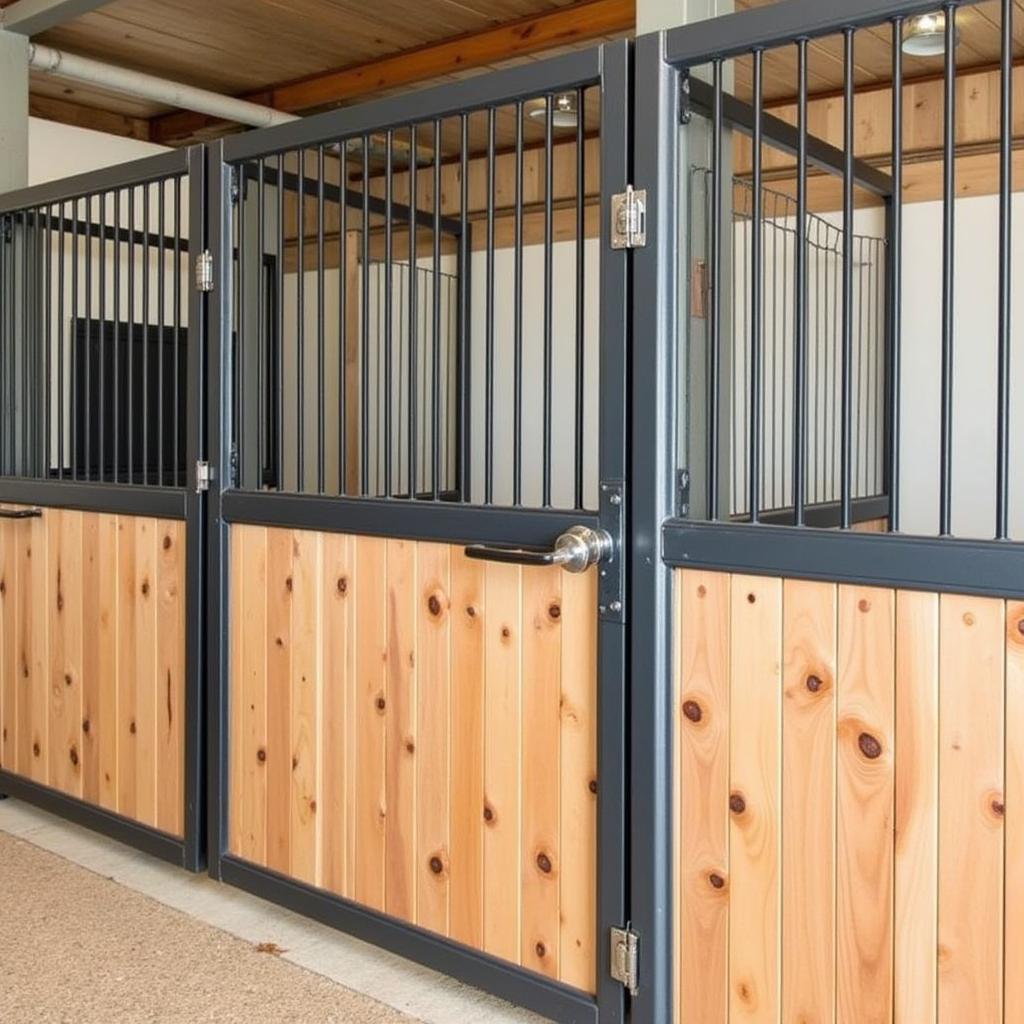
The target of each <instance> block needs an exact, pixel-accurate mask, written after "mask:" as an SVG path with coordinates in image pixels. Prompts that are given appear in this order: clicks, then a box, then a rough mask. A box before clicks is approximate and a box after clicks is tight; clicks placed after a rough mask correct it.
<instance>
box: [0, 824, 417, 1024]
mask: <svg viewBox="0 0 1024 1024" xmlns="http://www.w3.org/2000/svg"><path fill="white" fill-rule="evenodd" d="M0 894H2V896H0V900H2V902H0V978H2V979H3V981H2V984H0V1021H3V1022H4V1024H37V1022H38V1024H50V1022H53V1024H122V1022H123V1024H135V1022H140V1024H141V1022H160V1024H203V1022H216V1024H235V1022H238V1024H285V1022H287V1024H343V1022H345V1024H347V1022H349V1021H358V1022H365V1024H403V1022H409V1021H412V1020H413V1018H412V1017H408V1016H406V1015H404V1014H401V1013H399V1012H397V1011H395V1010H392V1009H390V1008H389V1007H386V1006H383V1005H381V1004H380V1003H376V1002H374V1001H373V1000H371V999H368V998H367V997H366V996H363V995H359V994H358V993H355V992H352V991H350V990H349V989H346V988H343V987H341V986H340V985H336V984H334V983H333V982H331V981H329V980H328V979H326V978H323V977H321V976H319V975H316V974H313V973H311V972H309V971H306V970H304V969H302V968H301V967H297V966H295V965H294V964H291V963H288V962H287V961H286V960H283V959H281V958H280V957H279V956H278V955H276V954H277V951H276V949H275V948H274V947H273V946H271V948H270V949H269V950H267V951H260V949H259V948H258V947H256V946H252V945H249V944H248V943H246V942H243V941H242V940H240V939H237V938H234V937H233V936H231V935H228V934H227V933H225V932H221V931H218V930H217V929H216V928H213V927H210V926H209V925H207V924H204V923H202V922H200V921H196V920H194V919H193V918H190V917H187V916H186V915H184V914H181V913H179V912H178V911H176V910H173V909H171V908H169V907H166V906H163V905H162V904H160V903H157V902H155V901H153V900H151V899H149V898H148V897H146V896H143V895H141V894H139V893H136V892H132V891H131V890H129V889H125V888H124V887H122V886H120V885H117V884H116V883H114V882H112V881H110V880H108V879H106V878H103V877H101V876H99V875H96V874H93V873H92V872H90V871H87V870H86V869H84V868H81V867H78V866H77V865H75V864H72V863H70V862H69V861H66V860H64V859H62V858H60V857H57V856H55V855H54V854H51V853H48V852H46V851H45V850H40V849H38V848H37V847H35V846H31V845H29V844H28V843H26V842H23V841H21V840H18V839H13V838H11V837H10V836H7V835H3V834H0Z"/></svg>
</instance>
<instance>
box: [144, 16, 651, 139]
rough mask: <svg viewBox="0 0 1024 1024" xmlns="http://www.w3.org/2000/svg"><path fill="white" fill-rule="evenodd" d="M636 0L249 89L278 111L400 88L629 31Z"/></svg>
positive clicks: (170, 130)
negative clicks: (265, 87)
mask: <svg viewBox="0 0 1024 1024" xmlns="http://www.w3.org/2000/svg"><path fill="white" fill-rule="evenodd" d="M635 20H636V15H635V11H634V0H591V2H589V3H586V4H585V5H580V4H576V5H570V6H568V7H562V8H555V9H553V10H549V11H545V12H544V13H542V14H534V15H530V16H529V17H526V18H521V19H519V20H517V21H512V22H509V23H507V24H504V25H498V26H494V27H488V28H486V29H483V30H482V31H480V32H475V33H471V34H469V35H464V36H460V37H458V38H455V39H446V40H443V41H442V42H439V43H433V44H431V45H428V46H423V47H418V48H416V49H413V50H408V51H404V52H401V53H396V54H391V55H388V56H386V57H383V58H380V59H377V60H373V61H370V62H368V63H364V64H358V65H356V66H354V67H350V68H342V69H339V70H335V71H329V72H326V73H322V74H318V75H314V76H312V77H309V78H305V79H302V80H299V81H293V82H289V83H286V84H282V85H278V86H276V87H271V88H270V89H261V90H259V91H258V92H254V93H249V94H246V98H248V99H251V100H253V101H254V102H257V103H263V104H268V105H270V106H273V107H276V108H277V109H278V110H287V111H292V112H297V111H301V110H310V109H312V108H314V107H321V106H325V105H329V104H336V103H339V102H341V101H342V100H352V99H355V98H356V97H357V96H364V95H366V94H368V93H373V92H380V91H382V90H386V89H394V88H395V87H397V86H401V85H409V84H411V83H413V82H422V81H425V80H427V79H431V78H436V77H439V76H443V75H448V74H452V73H453V72H456V71H460V72H461V71H465V70H468V69H470V68H478V67H486V66H487V65H488V64H491V63H494V62H496V61H506V60H509V59H510V58H512V57H515V56H525V55H527V54H531V53H539V52H541V51H543V50H546V49H551V48H553V47H562V46H568V45H571V44H573V43H580V42H582V41H584V40H587V39H595V38H598V37H600V36H605V35H610V34H614V33H620V32H631V31H632V30H633V28H634V24H635ZM217 123H218V122H217V121H216V120H215V119H213V118H210V117H207V116H205V115H203V114H194V113H185V112H182V113H174V114H166V115H164V116H163V117H160V118H157V119H155V120H154V121H153V123H152V138H153V140H154V141H156V142H160V143H163V144H165V145H167V144H171V143H174V142H182V141H185V140H186V139H189V138H191V137H192V136H194V135H195V134H196V133H197V132H200V131H203V130H206V129H208V128H210V127H212V126H214V125H216V124H217Z"/></svg>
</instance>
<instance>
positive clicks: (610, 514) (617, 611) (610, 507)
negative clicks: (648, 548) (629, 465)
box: [597, 480, 626, 622]
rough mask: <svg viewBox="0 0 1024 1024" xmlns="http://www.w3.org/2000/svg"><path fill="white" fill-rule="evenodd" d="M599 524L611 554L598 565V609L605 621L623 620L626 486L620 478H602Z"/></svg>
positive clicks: (624, 605)
mask: <svg viewBox="0 0 1024 1024" xmlns="http://www.w3.org/2000/svg"><path fill="white" fill-rule="evenodd" d="M600 496H601V504H600V509H599V511H600V515H601V527H602V529H604V530H607V531H608V533H609V534H610V535H611V538H612V550H611V555H610V556H609V557H608V558H607V559H605V560H603V561H602V562H601V564H600V565H599V566H598V569H597V571H598V573H599V582H598V588H597V610H598V612H599V613H600V616H601V618H602V619H604V620H605V621H606V622H625V621H626V580H625V573H624V572H623V561H622V552H623V545H624V543H625V539H626V538H625V536H624V531H623V509H624V507H625V504H626V487H625V483H624V482H623V481H622V480H602V481H601V489H600Z"/></svg>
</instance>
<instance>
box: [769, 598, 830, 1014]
mask: <svg viewBox="0 0 1024 1024" xmlns="http://www.w3.org/2000/svg"><path fill="white" fill-rule="evenodd" d="M782 628H783V634H782V636H783V639H782V647H783V694H784V697H785V699H784V701H783V712H782V751H783V761H782V813H783V821H782V835H783V855H782V894H783V902H782V934H783V936H784V937H785V941H784V942H783V945H782V1019H783V1020H796V1021H822V1022H824V1021H831V1020H833V1019H834V1008H835V905H834V895H835V804H834V794H835V753H836V748H835V736H836V696H835V694H836V587H835V584H833V583H810V582H806V581H803V580H786V581H785V582H784V583H783V627H782Z"/></svg>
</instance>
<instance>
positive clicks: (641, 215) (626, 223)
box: [612, 185, 647, 249]
mask: <svg viewBox="0 0 1024 1024" xmlns="http://www.w3.org/2000/svg"><path fill="white" fill-rule="evenodd" d="M646 244H647V190H646V189H643V188H640V189H635V188H633V186H632V185H627V186H626V191H625V192H619V193H617V194H616V195H614V196H612V248H613V249H639V248H641V247H642V246H645V245H646Z"/></svg>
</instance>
